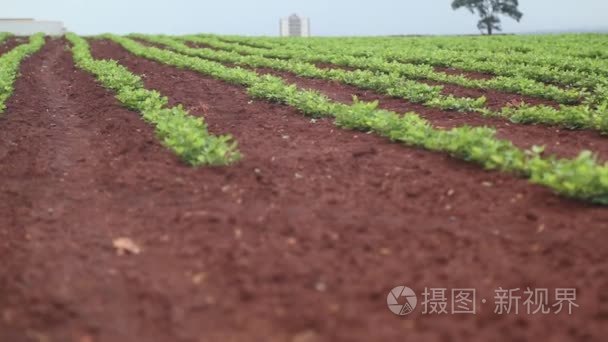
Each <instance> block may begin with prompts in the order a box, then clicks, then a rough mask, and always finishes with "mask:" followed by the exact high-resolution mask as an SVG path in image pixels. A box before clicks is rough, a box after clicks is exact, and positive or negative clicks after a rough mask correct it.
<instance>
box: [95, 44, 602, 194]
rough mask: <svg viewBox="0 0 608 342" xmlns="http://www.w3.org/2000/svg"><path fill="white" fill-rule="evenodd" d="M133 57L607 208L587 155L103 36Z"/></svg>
mask: <svg viewBox="0 0 608 342" xmlns="http://www.w3.org/2000/svg"><path fill="white" fill-rule="evenodd" d="M105 37H106V38H109V39H111V40H113V41H115V42H117V43H118V44H120V45H122V46H123V48H125V49H126V50H128V51H130V52H131V53H133V54H134V55H137V56H140V57H144V58H148V59H151V60H155V61H158V62H161V63H164V64H167V65H172V66H175V67H179V68H184V69H190V70H194V71H197V72H200V73H202V74H205V75H208V76H211V77H214V78H217V79H220V80H223V81H226V82H229V83H233V84H239V85H243V86H245V87H247V90H248V92H249V94H250V95H252V96H254V97H256V98H262V99H266V100H270V101H274V102H279V103H283V104H286V105H289V106H292V107H295V108H297V109H299V110H300V111H301V112H303V113H304V114H306V115H311V116H327V117H335V119H336V124H337V125H338V126H340V127H344V128H349V129H358V130H362V131H373V132H375V133H377V134H380V135H382V136H386V137H388V138H390V139H392V140H395V141H399V142H402V143H404V144H407V145H412V146H418V147H422V148H425V149H428V150H432V151H441V152H447V153H450V154H451V155H453V156H454V157H457V158H461V159H464V160H467V161H472V162H475V163H478V164H480V165H482V166H484V167H485V168H487V169H498V170H503V171H509V172H513V173H515V174H518V175H521V176H525V177H528V178H529V179H530V180H531V181H532V182H534V183H537V184H542V185H544V186H547V187H549V188H551V189H553V190H554V191H556V192H558V193H560V194H563V195H565V196H569V197H574V198H579V199H584V200H588V201H592V202H595V203H603V204H608V165H600V164H598V163H597V161H596V160H595V158H594V156H593V155H592V153H591V152H588V151H585V152H581V154H580V155H579V156H578V157H577V158H575V159H557V158H554V157H543V156H542V155H541V154H542V150H543V149H542V148H541V147H534V148H533V149H532V150H522V149H519V148H517V147H515V146H514V145H513V144H512V143H511V142H509V141H505V140H500V139H497V138H496V136H495V131H494V130H493V129H490V128H485V127H477V128H470V127H458V128H453V129H450V130H440V129H436V128H433V127H432V126H431V125H430V124H429V123H428V122H427V121H426V120H424V119H422V118H421V117H420V116H419V115H417V114H415V113H408V114H406V115H403V116H402V115H399V114H397V113H395V112H391V111H387V110H380V109H378V108H377V103H364V102H356V103H355V104H353V105H346V104H343V103H340V102H336V101H332V100H330V99H329V98H328V97H326V96H325V95H323V94H321V93H319V92H316V91H312V90H300V89H298V88H297V87H296V86H295V85H288V84H286V83H285V82H284V81H283V79H281V78H278V77H275V76H271V75H265V76H260V75H258V74H257V73H255V72H252V71H248V70H244V69H241V68H238V67H237V68H230V67H226V66H224V65H222V64H221V63H217V62H213V61H209V60H205V59H202V58H197V57H191V56H186V55H183V54H179V53H177V52H173V51H170V50H163V49H159V48H156V47H146V46H144V45H142V44H140V43H138V42H136V41H134V40H132V39H129V38H126V37H120V36H115V35H106V36H105Z"/></svg>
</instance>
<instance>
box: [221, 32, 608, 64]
mask: <svg viewBox="0 0 608 342" xmlns="http://www.w3.org/2000/svg"><path fill="white" fill-rule="evenodd" d="M222 39H225V40H226V41H237V42H238V41H244V40H246V42H247V44H250V45H252V46H260V47H266V48H276V46H277V43H279V44H281V43H285V42H288V43H291V42H298V43H306V44H307V43H308V42H311V43H313V44H317V43H322V44H330V45H333V44H342V43H344V44H348V45H354V46H361V47H365V48H366V49H367V50H369V51H372V50H373V51H378V50H382V49H386V48H391V47H394V48H396V49H400V48H403V47H411V46H414V47H417V48H426V49H435V48H440V49H446V50H458V51H484V52H485V51H493V52H497V53H502V54H511V53H517V54H520V55H524V56H533V55H536V54H547V53H548V54H551V55H553V56H556V57H573V58H577V59H594V60H600V59H603V58H608V51H607V50H606V47H607V46H608V40H607V39H606V35H605V34H584V35H581V34H569V35H509V36H494V37H492V38H491V39H487V38H486V37H480V36H432V37H430V36H429V37H424V36H422V37H313V38H307V39H306V40H305V41H304V40H298V39H297V38H285V37H281V38H274V37H243V36H222Z"/></svg>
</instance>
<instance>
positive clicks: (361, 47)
mask: <svg viewBox="0 0 608 342" xmlns="http://www.w3.org/2000/svg"><path fill="white" fill-rule="evenodd" d="M284 49H293V50H295V51H297V53H296V55H297V54H317V55H325V54H328V53H329V54H338V55H343V56H355V57H374V58H379V59H382V60H384V61H389V62H390V61H395V62H399V63H407V64H423V65H432V66H441V67H452V68H456V69H461V70H464V71H477V72H485V73H490V74H493V75H497V76H508V77H516V78H524V79H531V80H535V81H538V82H545V83H551V84H557V85H561V86H565V87H569V88H574V89H576V90H577V91H583V92H585V91H589V92H593V91H594V89H595V86H596V85H598V84H608V77H606V75H603V74H599V73H597V72H585V71H581V70H573V69H572V68H570V69H560V68H557V67H555V66H551V65H530V64H525V63H524V64H522V63H508V62H505V61H503V60H501V59H500V58H491V57H490V59H479V58H477V57H478V56H477V55H476V53H475V52H470V51H458V50H445V49H434V50H433V49H429V48H428V47H418V46H415V45H414V46H397V47H395V46H386V47H384V48H382V47H380V46H373V47H370V45H365V44H362V43H359V44H348V43H347V42H345V41H342V42H338V41H335V40H319V39H316V40H315V39H313V40H287V41H286V42H282V43H280V44H279V43H277V48H276V50H284ZM484 53H485V54H486V55H491V54H492V51H486V52H484ZM547 54H550V53H545V54H544V55H547Z"/></svg>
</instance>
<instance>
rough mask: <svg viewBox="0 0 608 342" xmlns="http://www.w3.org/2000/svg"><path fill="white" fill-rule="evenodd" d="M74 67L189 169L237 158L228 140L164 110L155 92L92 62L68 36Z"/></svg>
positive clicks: (174, 110) (82, 44) (111, 64)
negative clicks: (93, 80)
mask: <svg viewBox="0 0 608 342" xmlns="http://www.w3.org/2000/svg"><path fill="white" fill-rule="evenodd" d="M67 39H68V40H69V41H70V42H71V43H72V52H73V55H74V60H75V61H76V64H77V65H78V66H79V67H80V68H82V69H84V70H86V71H88V72H90V73H92V74H94V75H95V76H96V77H97V80H98V81H99V82H100V83H101V84H102V85H103V86H105V87H106V88H109V89H111V90H113V91H115V92H116V98H117V99H118V100H119V101H120V102H121V103H122V104H123V105H124V106H126V107H128V108H129V109H132V110H137V111H139V112H140V113H141V115H142V117H143V118H144V119H145V120H146V121H147V122H149V123H151V124H153V125H154V126H155V128H156V134H157V136H158V138H159V139H160V140H161V141H162V142H163V144H164V145H165V146H167V147H168V148H169V149H170V150H172V151H173V152H174V153H175V154H177V155H178V156H180V157H181V158H182V159H183V160H184V161H186V162H187V163H189V164H190V165H193V166H198V165H228V164H231V163H234V162H236V161H238V160H239V159H240V158H241V154H240V153H239V151H238V149H237V143H236V142H235V141H234V140H233V139H232V137H231V136H228V135H226V136H214V135H212V134H210V133H209V132H208V130H207V125H206V124H205V122H204V120H203V119H202V118H200V117H194V116H191V115H189V114H188V112H187V111H186V110H184V108H183V107H182V106H177V107H168V103H169V101H168V100H167V98H166V97H164V96H162V95H161V94H160V93H159V92H157V91H155V90H148V89H145V88H144V86H143V82H142V80H141V78H140V77H139V76H137V75H134V74H132V73H131V72H130V71H129V70H128V69H126V68H125V67H123V66H122V65H120V64H119V63H118V62H116V61H113V60H96V59H94V58H93V56H92V55H91V51H90V47H89V44H88V42H87V41H86V40H85V39H83V38H81V37H79V36H77V35H75V34H73V33H69V34H68V35H67Z"/></svg>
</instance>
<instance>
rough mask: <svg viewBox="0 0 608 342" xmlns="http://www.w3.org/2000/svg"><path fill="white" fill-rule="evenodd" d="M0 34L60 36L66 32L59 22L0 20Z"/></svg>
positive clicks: (27, 19)
mask: <svg viewBox="0 0 608 342" xmlns="http://www.w3.org/2000/svg"><path fill="white" fill-rule="evenodd" d="M0 32H9V33H12V34H14V35H16V36H30V35H32V34H35V33H38V32H42V33H44V34H46V35H49V36H60V35H63V34H64V33H65V32H66V29H65V27H64V26H63V23H62V22H60V21H42V20H34V19H29V18H24V19H21V18H15V19H12V18H6V19H5V18H0Z"/></svg>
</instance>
